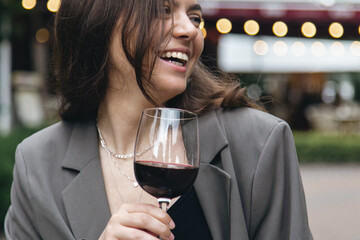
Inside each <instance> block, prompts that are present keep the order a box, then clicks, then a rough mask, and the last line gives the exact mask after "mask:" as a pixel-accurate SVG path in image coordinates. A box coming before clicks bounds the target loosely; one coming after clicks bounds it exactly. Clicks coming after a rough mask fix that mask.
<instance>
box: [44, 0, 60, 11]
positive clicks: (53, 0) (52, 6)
mask: <svg viewBox="0 0 360 240" xmlns="http://www.w3.org/2000/svg"><path fill="white" fill-rule="evenodd" d="M60 5H61V1H60V0H49V1H48V2H47V5H46V6H47V9H48V10H49V11H50V12H57V11H58V10H59V8H60Z"/></svg>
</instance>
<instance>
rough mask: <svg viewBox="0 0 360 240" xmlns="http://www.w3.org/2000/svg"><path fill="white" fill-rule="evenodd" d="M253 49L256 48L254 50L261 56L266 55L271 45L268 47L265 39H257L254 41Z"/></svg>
mask: <svg viewBox="0 0 360 240" xmlns="http://www.w3.org/2000/svg"><path fill="white" fill-rule="evenodd" d="M253 49H254V52H255V53H256V54H257V55H260V56H262V55H266V54H267V52H268V51H269V47H268V45H267V43H266V42H265V41H263V40H258V41H256V42H255V43H254V46H253Z"/></svg>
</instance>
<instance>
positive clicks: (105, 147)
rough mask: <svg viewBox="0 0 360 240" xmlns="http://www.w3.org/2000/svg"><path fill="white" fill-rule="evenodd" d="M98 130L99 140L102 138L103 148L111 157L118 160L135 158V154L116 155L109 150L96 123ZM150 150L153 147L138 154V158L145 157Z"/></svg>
mask: <svg viewBox="0 0 360 240" xmlns="http://www.w3.org/2000/svg"><path fill="white" fill-rule="evenodd" d="M96 128H97V130H98V133H99V138H100V143H101V146H102V147H103V148H104V149H105V150H106V152H107V153H109V154H110V155H111V156H113V157H115V158H118V159H127V158H132V157H134V154H133V153H127V154H116V153H114V152H113V151H111V150H110V149H109V148H108V146H107V145H106V142H105V140H104V137H103V136H102V134H101V131H100V128H99V126H98V124H97V123H96ZM150 148H152V145H150V146H148V147H147V148H145V149H144V150H143V151H141V152H138V153H136V156H137V157H138V156H141V155H143V154H144V153H146V152H147V151H149V150H150Z"/></svg>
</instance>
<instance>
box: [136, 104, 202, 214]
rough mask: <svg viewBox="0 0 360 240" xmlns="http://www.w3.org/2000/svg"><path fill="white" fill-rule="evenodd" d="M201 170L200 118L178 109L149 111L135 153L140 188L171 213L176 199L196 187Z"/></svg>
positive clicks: (143, 122) (144, 119)
mask: <svg viewBox="0 0 360 240" xmlns="http://www.w3.org/2000/svg"><path fill="white" fill-rule="evenodd" d="M198 170H199V131H198V118H197V115H196V114H195V113H192V112H189V111H186V110H182V109H174V108H148V109H145V110H144V111H143V112H142V115H141V119H140V123H139V127H138V132H137V136H136V141H135V152H134V171H135V177H136V180H137V181H138V183H139V185H140V186H141V187H142V188H143V189H144V190H145V191H146V192H148V193H149V194H151V195H153V196H154V197H156V198H157V200H158V202H159V207H160V208H162V209H163V210H164V211H167V208H168V206H169V204H170V202H171V199H172V198H175V197H178V196H180V195H182V194H183V193H185V192H186V191H187V190H188V189H190V188H191V187H192V185H193V184H194V182H195V179H196V176H197V173H198Z"/></svg>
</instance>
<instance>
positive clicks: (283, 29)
mask: <svg viewBox="0 0 360 240" xmlns="http://www.w3.org/2000/svg"><path fill="white" fill-rule="evenodd" d="M272 29H273V32H274V34H275V36H277V37H285V36H286V34H287V32H288V27H287V25H286V23H284V22H281V21H277V22H276V23H274V25H273V28H272Z"/></svg>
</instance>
